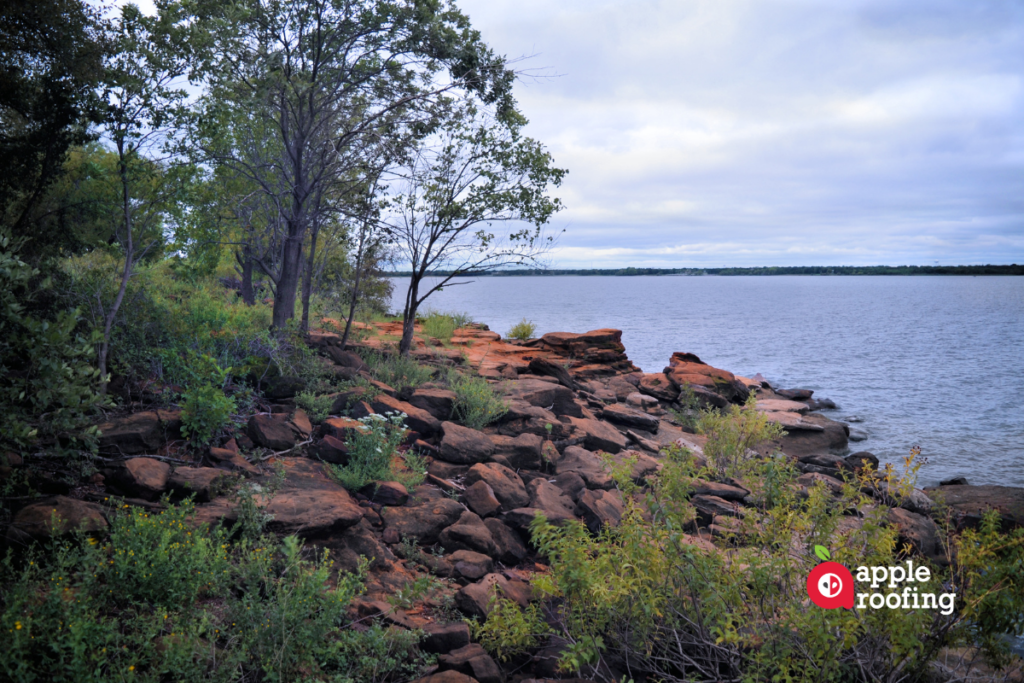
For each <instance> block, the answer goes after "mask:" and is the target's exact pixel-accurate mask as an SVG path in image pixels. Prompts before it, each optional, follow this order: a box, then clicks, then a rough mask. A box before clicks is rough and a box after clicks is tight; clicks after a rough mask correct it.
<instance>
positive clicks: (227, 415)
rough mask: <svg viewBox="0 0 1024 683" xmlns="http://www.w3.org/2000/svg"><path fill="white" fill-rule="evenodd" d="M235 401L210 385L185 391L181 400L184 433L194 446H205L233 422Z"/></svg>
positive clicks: (218, 388) (221, 390) (182, 431)
mask: <svg viewBox="0 0 1024 683" xmlns="http://www.w3.org/2000/svg"><path fill="white" fill-rule="evenodd" d="M236 407H237V406H236V405H235V400H234V399H233V398H231V397H228V396H225V395H224V390H223V389H221V388H220V387H217V386H213V385H211V384H203V385H201V386H199V387H195V388H192V389H186V390H185V393H184V394H182V401H181V433H182V435H184V436H185V437H187V438H188V439H189V441H190V442H191V443H192V445H193V446H196V447H198V446H204V445H206V444H208V443H210V442H211V441H213V439H214V437H216V436H217V435H218V434H220V433H221V431H223V430H224V428H225V427H227V426H228V424H229V423H230V422H231V415H232V414H233V413H234V411H235V409H236Z"/></svg>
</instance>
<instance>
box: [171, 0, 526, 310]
mask: <svg viewBox="0 0 1024 683" xmlns="http://www.w3.org/2000/svg"><path fill="white" fill-rule="evenodd" d="M186 6H187V8H188V9H189V11H190V12H192V13H193V15H194V16H195V17H196V26H197V27H200V28H201V30H202V32H203V33H202V40H203V41H205V42H204V43H203V47H204V51H203V54H204V56H205V57H204V59H203V60H202V62H201V64H202V66H201V69H198V70H197V73H196V74H195V75H196V77H197V78H198V77H199V76H200V75H201V76H202V77H203V78H205V79H206V81H207V83H208V85H209V95H208V97H206V98H205V103H204V107H203V111H202V115H201V116H200V117H197V118H196V119H195V126H194V128H193V130H194V132H195V139H196V140H197V141H198V143H199V146H201V147H202V148H203V149H204V151H205V152H206V153H207V155H208V158H209V159H211V160H212V161H213V162H214V163H216V164H218V165H222V166H227V167H229V168H231V169H233V170H234V171H235V172H237V173H239V174H241V175H243V176H245V177H247V178H248V179H250V180H251V181H252V182H253V183H254V184H255V185H256V186H257V187H258V188H259V191H260V192H261V193H262V194H263V195H264V196H265V197H266V198H267V200H268V202H270V203H271V204H272V205H273V208H274V210H275V215H276V216H278V217H279V222H275V224H274V225H275V227H279V228H280V239H279V245H280V251H279V260H278V261H277V262H276V263H274V264H267V265H268V266H269V267H266V268H264V271H265V272H266V273H267V275H268V276H269V277H270V278H271V279H272V280H273V281H274V284H275V297H274V313H273V325H274V327H276V328H280V327H283V326H284V325H285V324H286V323H287V321H288V320H289V319H291V318H292V317H294V315H295V302H296V295H297V292H298V288H299V280H300V277H301V274H302V271H303V266H304V262H303V258H302V251H303V246H304V244H305V243H306V237H307V234H308V232H309V231H310V230H311V229H312V227H313V226H314V225H316V224H317V223H318V222H322V216H323V214H324V213H330V212H331V211H333V210H335V209H334V207H332V205H331V202H330V199H331V198H332V197H340V196H343V195H344V194H345V190H346V188H347V187H348V186H350V185H351V184H359V183H360V182H362V181H361V179H360V178H361V176H363V175H365V173H364V170H365V169H368V168H374V167H375V160H376V159H377V158H378V157H379V154H380V147H381V144H382V141H384V140H386V139H388V138H393V137H394V136H396V135H399V133H400V132H401V131H403V130H404V131H406V134H408V131H411V130H413V128H417V129H419V128H423V127H426V129H429V127H430V126H431V125H432V124H431V113H430V112H429V111H428V109H427V107H425V104H426V103H428V102H430V101H432V100H434V99H436V98H437V97H438V95H439V94H440V93H442V92H446V91H450V90H470V91H474V92H478V93H480V95H481V96H482V97H483V98H484V99H485V100H486V101H488V102H490V103H492V104H495V105H496V107H497V109H498V110H499V112H501V113H502V114H503V115H508V114H510V112H514V107H513V102H512V99H511V95H510V85H511V82H512V78H513V74H512V73H511V72H510V71H508V70H507V69H506V68H505V63H504V61H503V60H502V59H500V58H498V57H497V56H495V55H494V54H493V53H492V52H491V51H490V50H489V49H488V48H487V47H486V46H485V45H484V44H483V43H482V42H481V40H480V37H479V34H478V33H477V32H475V31H473V30H472V29H470V27H469V21H468V19H467V18H466V17H465V15H463V14H461V13H460V12H458V11H457V10H456V9H455V8H454V7H452V6H451V5H450V4H448V3H440V2H430V3H425V2H419V1H415V0H399V1H397V2H384V1H382V0H311V1H309V0H302V1H300V0H244V1H243V2H239V3H231V4H225V3H220V2H213V1H212V0H187V3H186ZM238 112H244V116H238V115H237V114H238ZM225 124H227V125H228V126H229V127H230V135H225V134H223V133H217V132H216V131H217V130H223V128H224V125H225ZM399 137H400V135H399ZM261 267H262V266H261Z"/></svg>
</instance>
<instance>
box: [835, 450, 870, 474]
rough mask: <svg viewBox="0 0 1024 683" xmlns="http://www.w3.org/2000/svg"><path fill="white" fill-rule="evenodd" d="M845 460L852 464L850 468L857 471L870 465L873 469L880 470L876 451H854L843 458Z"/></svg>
mask: <svg viewBox="0 0 1024 683" xmlns="http://www.w3.org/2000/svg"><path fill="white" fill-rule="evenodd" d="M843 460H844V461H845V462H846V464H847V465H849V466H850V469H852V470H855V471H856V470H860V469H863V468H864V467H866V466H868V465H870V466H871V470H872V471H874V472H877V471H878V458H877V457H875V454H874V453H869V452H867V451H861V452H859V453H854V454H853V455H848V456H846V457H845V458H843Z"/></svg>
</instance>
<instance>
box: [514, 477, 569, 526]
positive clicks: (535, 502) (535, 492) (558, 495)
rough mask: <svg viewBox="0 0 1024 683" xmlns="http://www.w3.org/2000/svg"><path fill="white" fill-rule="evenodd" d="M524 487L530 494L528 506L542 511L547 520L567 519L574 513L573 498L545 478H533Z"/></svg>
mask: <svg viewBox="0 0 1024 683" xmlns="http://www.w3.org/2000/svg"><path fill="white" fill-rule="evenodd" d="M581 483H582V482H581ZM526 488H527V491H528V492H529V494H530V501H529V502H530V504H529V507H531V508H536V509H538V510H540V511H542V512H543V513H544V516H545V517H547V518H548V519H549V520H556V519H559V520H562V519H569V518H571V517H572V516H574V515H575V503H574V502H573V499H572V498H571V497H570V496H568V495H566V493H565V492H564V491H563V490H562V489H560V488H559V487H557V486H555V485H554V484H552V483H551V482H549V481H547V480H546V479H534V480H533V481H531V482H530V483H529V485H527V487H526ZM524 507H525V506H524Z"/></svg>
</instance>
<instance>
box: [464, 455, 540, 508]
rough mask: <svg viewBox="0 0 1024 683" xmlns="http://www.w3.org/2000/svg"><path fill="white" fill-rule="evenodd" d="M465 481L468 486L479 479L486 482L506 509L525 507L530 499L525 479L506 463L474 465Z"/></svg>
mask: <svg viewBox="0 0 1024 683" xmlns="http://www.w3.org/2000/svg"><path fill="white" fill-rule="evenodd" d="M464 481H465V484H466V485H467V486H471V485H473V484H475V483H476V482H478V481H483V482H486V483H487V485H488V486H490V487H491V490H492V491H494V497H495V498H497V499H498V502H499V503H501V506H502V508H504V509H505V510H513V509H515V508H519V507H524V506H525V505H526V504H527V503H528V502H529V501H530V496H529V495H528V494H527V493H526V487H525V486H523V480H522V479H520V478H519V475H517V474H516V473H515V472H513V471H512V470H510V469H509V468H508V467H505V466H504V465H499V464H497V463H493V462H491V463H486V464H483V463H480V464H476V465H473V466H472V467H470V468H469V472H468V473H467V474H466V478H465V480H464Z"/></svg>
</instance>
